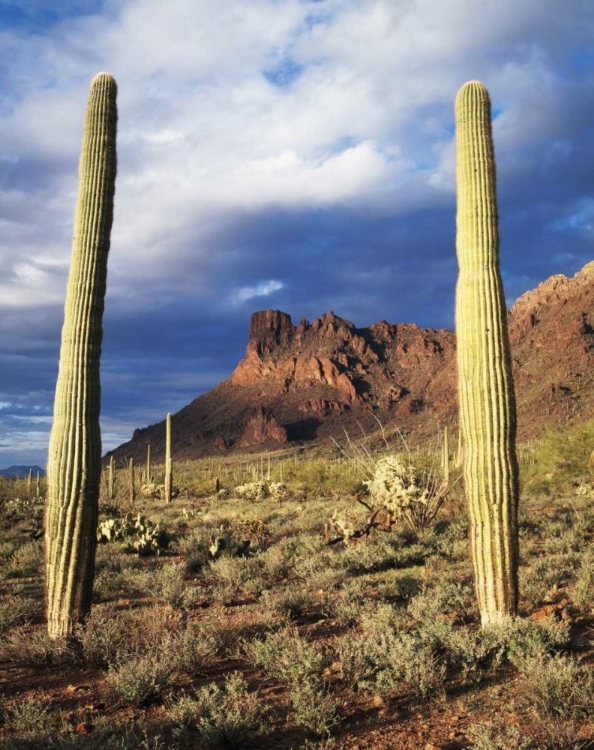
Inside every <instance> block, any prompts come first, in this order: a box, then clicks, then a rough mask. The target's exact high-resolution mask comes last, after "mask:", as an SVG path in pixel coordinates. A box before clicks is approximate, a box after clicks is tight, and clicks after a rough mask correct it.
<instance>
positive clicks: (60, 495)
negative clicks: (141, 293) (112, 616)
mask: <svg viewBox="0 0 594 750" xmlns="http://www.w3.org/2000/svg"><path fill="white" fill-rule="evenodd" d="M116 94H117V87H116V83H115V81H114V79H113V78H112V77H111V76H110V75H108V74H107V73H101V74H99V75H98V76H96V77H95V78H94V79H93V81H92V83H91V89H90V94H89V101H88V106H87V111H86V116H85V123H84V131H83V142H82V149H81V156H80V162H79V193H78V200H77V207H76V216H75V230H74V240H73V246H72V262H71V267H70V275H69V278H68V286H67V292H66V304H65V309H64V325H63V328H62V344H61V349H60V364H59V371H58V380H57V384H56V395H55V402H54V422H53V426H52V432H51V437H50V445H49V455H48V472H47V476H48V498H47V503H46V510H45V528H46V553H45V554H46V582H45V592H46V604H47V619H48V632H49V635H50V636H51V637H53V638H62V637H69V636H70V635H71V634H72V630H73V627H74V624H75V623H76V622H79V621H81V620H83V619H84V618H85V617H86V615H87V614H88V612H89V611H90V606H91V594H92V586H93V573H94V566H95V548H96V527H97V515H98V509H97V505H98V494H99V483H100V478H101V434H100V428H99V410H100V395H101V394H100V382H99V358H100V356H101V343H102V338H103V328H102V316H103V307H104V298H105V288H106V279H107V256H108V253H109V245H110V232H111V225H112V221H113V197H114V192H115V175H116V127H117V109H116Z"/></svg>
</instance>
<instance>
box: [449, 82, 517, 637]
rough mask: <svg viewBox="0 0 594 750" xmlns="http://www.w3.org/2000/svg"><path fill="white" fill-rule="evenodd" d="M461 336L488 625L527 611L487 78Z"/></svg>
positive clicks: (459, 167) (467, 148)
mask: <svg viewBox="0 0 594 750" xmlns="http://www.w3.org/2000/svg"><path fill="white" fill-rule="evenodd" d="M456 150H457V159H456V180H457V199H458V206H457V217H456V224H457V232H456V249H457V255H458V264H459V269H460V272H459V277H458V285H457V289H456V335H457V352H458V355H457V356H458V392H459V401H460V422H461V430H462V436H463V441H464V452H463V453H464V478H465V484H466V494H467V498H468V503H469V512H470V521H471V548H472V555H473V564H474V572H475V586H476V592H477V597H478V603H479V609H480V612H481V620H482V623H483V624H490V623H500V622H503V621H505V620H508V619H510V618H511V617H513V616H515V614H516V612H517V600H518V585H517V566H518V533H517V507H518V494H519V493H518V464H517V459H516V451H515V437H516V407H515V398H514V388H513V381H512V375H511V355H510V348H509V339H508V333H507V313H506V307H505V299H504V294H503V284H502V280H501V275H500V273H499V230H498V216H497V201H496V184H495V155H494V149H493V140H492V135H491V105H490V99H489V94H488V92H487V89H486V88H485V87H484V86H483V84H481V83H479V82H478V81H471V82H469V83H466V84H465V85H464V86H463V87H462V88H461V89H460V91H459V92H458V96H457V98H456Z"/></svg>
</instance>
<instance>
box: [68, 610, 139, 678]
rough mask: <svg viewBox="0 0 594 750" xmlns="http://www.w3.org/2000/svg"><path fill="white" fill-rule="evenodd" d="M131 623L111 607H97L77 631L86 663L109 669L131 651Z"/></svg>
mask: <svg viewBox="0 0 594 750" xmlns="http://www.w3.org/2000/svg"><path fill="white" fill-rule="evenodd" d="M128 628H129V623H128V622H127V620H126V618H124V617H122V616H121V615H119V614H118V612H117V611H116V610H115V609H114V608H113V607H111V606H105V605H103V606H102V605H96V606H95V607H93V609H92V610H91V614H90V615H89V616H88V618H87V620H86V622H85V623H84V624H83V625H79V626H78V627H77V628H76V630H75V635H76V638H77V640H78V642H79V644H80V647H81V652H82V656H83V659H84V661H85V662H86V663H87V664H89V665H92V666H99V667H107V666H108V665H109V664H112V663H115V662H117V661H118V660H119V659H121V658H122V656H123V655H124V653H127V652H128V651H129V649H130V644H129V630H128Z"/></svg>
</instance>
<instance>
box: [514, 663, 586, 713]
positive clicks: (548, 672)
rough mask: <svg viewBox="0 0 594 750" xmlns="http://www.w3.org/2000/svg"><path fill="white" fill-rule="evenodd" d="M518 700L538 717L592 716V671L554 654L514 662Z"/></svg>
mask: <svg viewBox="0 0 594 750" xmlns="http://www.w3.org/2000/svg"><path fill="white" fill-rule="evenodd" d="M517 665H518V667H519V669H520V678H519V680H518V688H519V693H520V695H521V699H522V702H523V703H524V704H525V705H527V706H529V707H530V708H531V710H532V711H534V713H535V714H536V716H538V717H550V718H560V719H581V718H584V717H590V716H593V715H594V672H592V670H591V669H590V668H588V667H585V666H584V665H582V664H580V663H579V662H577V661H575V660H574V659H571V658H568V657H566V656H563V655H560V654H557V655H555V656H549V655H547V654H536V655H531V656H528V657H526V658H523V659H519V660H518V661H517Z"/></svg>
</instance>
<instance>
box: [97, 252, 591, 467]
mask: <svg viewBox="0 0 594 750" xmlns="http://www.w3.org/2000/svg"><path fill="white" fill-rule="evenodd" d="M508 327H509V335H510V344H511V348H512V366H513V374H514V381H515V385H516V400H517V405H518V429H519V437H520V438H521V439H525V438H530V437H533V436H536V435H538V434H540V432H541V431H542V429H544V427H546V426H547V425H549V424H557V423H559V422H563V421H577V420H579V419H583V418H585V415H586V414H588V415H589V414H591V413H592V406H594V375H590V373H594V262H592V263H589V264H587V265H586V266H585V267H584V268H583V269H581V270H580V271H578V273H576V274H575V276H573V277H566V276H563V275H561V274H557V275H555V276H551V277H550V278H549V279H546V280H545V281H543V282H542V283H541V284H540V285H539V286H538V287H536V288H535V289H532V290H530V291H528V292H526V293H525V294H523V295H522V296H521V297H519V298H518V300H517V301H516V303H515V304H514V305H513V307H512V308H511V310H510V311H509V313H508ZM455 349H456V344H455V334H454V333H453V332H452V331H449V330H447V329H435V328H421V327H419V326H417V325H416V324H415V323H399V324H395V323H388V322H387V321H385V320H381V321H378V322H377V323H373V324H372V325H370V326H368V327H365V328H357V327H356V326H355V325H354V324H353V323H351V322H350V321H349V320H346V319H345V318H341V317H340V316H338V315H336V314H335V313H334V312H332V311H330V312H328V313H324V314H323V315H321V316H320V317H319V318H317V319H316V320H315V321H313V322H311V323H310V322H309V321H308V320H306V319H305V318H303V319H301V321H300V322H299V323H298V324H297V325H294V324H293V322H292V320H291V317H290V316H289V315H288V314H287V313H284V312H282V311H280V310H262V311H259V312H256V313H254V314H253V315H252V316H251V320H250V328H249V335H248V343H247V348H246V353H245V356H244V358H243V359H242V360H241V361H240V362H239V363H238V365H237V367H236V368H235V370H234V371H233V373H232V374H231V375H230V376H229V377H228V378H226V379H225V380H224V381H222V382H221V383H219V384H218V385H217V386H215V387H214V388H213V389H211V390H210V391H208V392H207V393H205V394H203V395H202V396H199V397H198V398H196V399H194V400H193V401H192V402H191V403H190V404H188V405H187V406H185V407H184V408H183V409H181V410H180V411H179V412H177V413H176V414H174V415H172V427H173V453H174V456H175V457H176V458H178V459H191V458H198V457H200V456H204V455H211V454H221V453H226V452H227V451H229V450H231V451H233V452H235V451H238V450H256V449H257V450H273V449H275V448H279V447H282V446H283V445H285V444H286V443H310V442H312V441H314V442H316V441H326V440H330V438H332V437H336V436H344V430H346V431H347V432H348V433H349V434H350V435H356V434H361V433H360V430H361V429H363V430H364V431H369V432H372V431H375V430H377V427H378V420H379V421H380V422H381V424H383V425H384V426H385V427H386V428H389V427H391V426H398V428H399V429H401V430H402V431H403V432H404V433H406V434H411V435H413V436H415V437H418V438H422V437H427V436H429V435H435V433H436V432H437V429H438V426H441V427H443V426H445V425H448V426H451V427H452V428H455V427H456V425H457V418H458V415H457V393H456V387H457V386H456V357H455ZM164 434H165V431H164V424H163V423H158V424H156V425H150V426H149V427H146V428H143V429H137V430H135V432H134V435H133V438H132V440H131V441H129V442H127V443H124V444H123V445H121V446H119V448H117V449H116V450H115V451H112V453H113V454H114V455H115V456H116V457H121V458H124V457H130V456H132V457H134V458H135V460H140V459H141V458H142V456H143V455H144V453H145V451H146V446H147V445H148V444H150V445H151V452H152V455H153V457H154V459H155V460H157V461H158V460H159V459H162V453H163V449H164ZM108 455H109V454H108Z"/></svg>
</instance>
